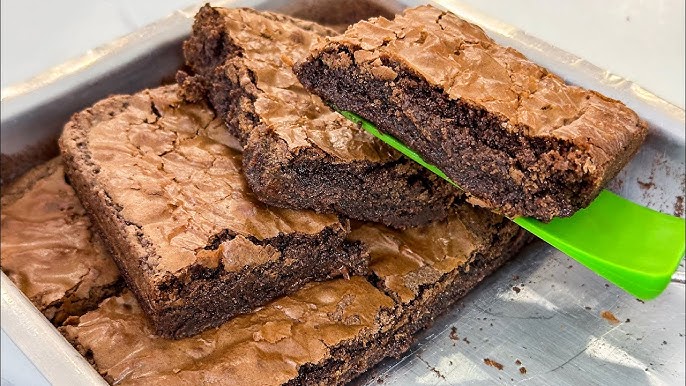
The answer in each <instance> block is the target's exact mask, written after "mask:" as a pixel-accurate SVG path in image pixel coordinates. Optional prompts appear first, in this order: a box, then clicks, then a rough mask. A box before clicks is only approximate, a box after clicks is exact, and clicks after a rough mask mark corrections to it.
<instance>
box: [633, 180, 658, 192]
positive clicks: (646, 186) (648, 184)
mask: <svg viewBox="0 0 686 386" xmlns="http://www.w3.org/2000/svg"><path fill="white" fill-rule="evenodd" d="M636 182H638V186H639V187H640V188H641V189H643V190H648V189H651V188H653V187H655V184H654V183H653V181H648V182H644V181H641V180H639V179H636Z"/></svg>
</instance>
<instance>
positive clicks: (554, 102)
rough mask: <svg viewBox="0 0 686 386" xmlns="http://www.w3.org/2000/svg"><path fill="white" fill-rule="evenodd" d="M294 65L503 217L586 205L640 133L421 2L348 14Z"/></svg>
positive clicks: (614, 108) (331, 97)
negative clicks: (363, 16) (353, 18)
mask: <svg viewBox="0 0 686 386" xmlns="http://www.w3.org/2000/svg"><path fill="white" fill-rule="evenodd" d="M294 71H295V72H296V73H297V75H298V78H299V79H300V81H301V82H302V84H303V85H305V87H306V88H308V89H309V90H310V91H312V92H314V93H316V94H318V95H320V96H321V97H322V98H323V99H325V100H326V101H328V102H329V103H332V104H333V105H335V106H337V107H338V108H340V109H343V110H349V111H352V112H354V113H356V114H358V115H360V116H362V117H364V118H366V119H367V120H369V121H371V122H373V123H374V124H376V125H377V127H378V128H379V129H380V130H382V131H384V132H387V133H389V134H391V135H393V136H395V137H397V138H398V139H400V140H401V141H402V142H404V143H405V144H406V145H408V146H409V147H410V148H413V149H414V150H416V151H417V152H418V153H420V154H421V155H422V156H423V157H424V158H425V159H426V160H427V161H429V162H430V163H433V164H435V165H437V166H438V167H439V168H440V169H442V170H443V172H445V173H446V174H447V175H448V177H450V178H451V179H452V180H453V181H454V182H455V183H457V184H458V185H459V186H460V187H462V188H463V189H464V190H465V191H466V192H467V193H468V194H469V195H470V196H471V200H472V202H474V203H477V204H479V205H482V206H484V207H486V208H490V209H494V210H497V211H500V212H501V213H504V214H506V215H507V216H519V215H523V216H533V217H536V218H539V219H541V220H550V219H551V218H552V217H554V216H569V215H571V214H572V213H574V212H575V211H576V210H578V209H580V208H582V207H584V206H586V205H588V204H589V203H590V202H591V201H592V200H593V199H594V198H595V197H596V196H597V194H598V193H599V192H600V190H601V189H602V187H603V186H604V185H605V183H606V182H607V181H608V180H609V179H611V178H612V177H613V176H615V175H616V174H617V172H618V171H619V169H620V168H621V167H622V166H623V165H624V164H625V163H626V162H628V160H629V159H630V158H631V156H632V155H633V154H634V153H635V152H636V150H637V149H638V147H639V146H640V144H641V142H642V141H643V139H644V138H645V136H646V133H647V128H646V125H645V123H644V122H642V121H641V120H640V119H639V118H638V116H637V115H636V114H635V113H634V112H633V111H631V110H629V109H628V108H627V107H626V106H624V105H623V104H622V103H620V102H618V101H615V100H612V99H609V98H607V97H604V96H602V95H600V94H598V93H596V92H593V91H588V90H585V89H582V88H579V87H574V86H570V85H567V84H565V83H564V81H563V80H562V79H560V78H559V77H557V76H555V75H553V74H550V73H549V72H548V71H546V70H545V69H543V68H541V67H539V66H538V65H536V64H534V63H532V62H530V61H529V60H527V59H526V58H525V57H524V56H523V55H522V54H520V53H519V52H517V51H515V50H513V49H511V48H507V47H503V46H499V45H497V44H496V43H495V42H494V41H493V40H491V39H490V38H489V37H487V36H486V35H485V34H484V32H483V31H482V30H481V29H480V28H479V27H477V26H475V25H472V24H470V23H468V22H465V21H464V20H462V19H460V18H458V17H457V16H455V15H453V14H451V13H448V12H443V11H440V10H438V9H436V8H433V7H431V6H421V7H418V8H414V9H410V10H407V11H405V12H404V13H403V14H402V15H399V16H397V17H396V18H395V19H394V20H392V21H389V20H387V19H385V18H376V19H370V20H369V21H362V22H359V23H357V24H355V25H354V26H352V27H350V28H349V29H348V30H347V31H346V32H345V33H344V34H343V35H340V36H338V37H332V38H329V39H328V40H327V41H326V42H324V43H321V44H320V45H319V46H317V47H316V48H315V49H314V50H313V53H312V56H310V57H309V58H307V59H306V60H304V61H303V62H301V63H298V64H296V65H295V67H294Z"/></svg>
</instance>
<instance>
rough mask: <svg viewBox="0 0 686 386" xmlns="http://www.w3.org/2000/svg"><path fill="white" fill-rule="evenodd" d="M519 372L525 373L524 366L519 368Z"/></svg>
mask: <svg viewBox="0 0 686 386" xmlns="http://www.w3.org/2000/svg"><path fill="white" fill-rule="evenodd" d="M519 373H520V374H526V367H524V366H522V367H520V368H519Z"/></svg>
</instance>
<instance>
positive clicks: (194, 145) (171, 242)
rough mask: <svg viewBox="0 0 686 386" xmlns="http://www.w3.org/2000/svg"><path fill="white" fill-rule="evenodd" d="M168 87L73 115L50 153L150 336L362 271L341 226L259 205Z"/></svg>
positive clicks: (202, 108) (187, 329)
mask: <svg viewBox="0 0 686 386" xmlns="http://www.w3.org/2000/svg"><path fill="white" fill-rule="evenodd" d="M177 92H178V87H177V86H175V85H174V86H167V87H161V88H158V89H154V90H145V91H142V92H140V93H137V94H135V95H131V96H114V97H110V98H108V99H105V100H103V101H101V102H99V103H97V104H95V105H94V106H93V107H91V108H89V109H86V110H85V111H83V112H81V113H78V114H75V115H74V116H73V117H72V119H71V121H70V122H69V123H67V125H66V126H65V129H64V132H63V134H62V137H61V138H60V147H61V150H62V153H63V159H64V163H65V166H66V170H67V174H68V175H69V177H70V179H71V181H72V183H73V186H74V188H75V190H76V192H77V194H78V195H79V197H80V198H81V201H82V202H83V204H84V206H85V207H86V208H87V209H88V211H89V213H90V214H91V216H92V217H93V218H94V220H95V223H96V224H97V225H98V226H99V227H100V229H101V231H102V234H103V235H104V237H105V240H106V242H107V243H108V245H109V247H110V248H111V250H112V251H113V255H114V258H115V260H116V261H117V263H118V265H119V267H120V269H121V271H122V274H123V275H124V277H125V279H126V281H127V284H128V286H129V288H131V289H132V290H133V291H134V292H135V294H136V295H137V297H138V299H139V300H140V302H141V306H142V308H143V309H144V310H145V312H146V314H148V316H149V317H150V318H151V320H152V323H153V325H154V326H155V328H156V330H157V332H158V333H159V334H161V335H164V336H167V337H174V338H180V337H184V336H188V335H191V334H194V333H197V332H199V331H202V330H204V329H206V328H209V327H213V326H217V325H219V324H221V323H222V322H224V321H226V320H228V319H229V318H231V317H232V316H235V315H236V314H238V313H244V312H248V311H250V310H252V309H254V308H255V307H257V306H260V305H263V304H265V303H267V302H268V301H270V300H272V299H274V298H275V297H278V296H280V295H283V294H286V293H289V292H292V291H294V290H295V289H297V288H299V287H301V286H302V285H303V284H304V283H306V282H307V281H310V280H313V279H324V278H330V277H333V276H338V275H341V274H343V275H348V274H360V273H364V272H365V271H366V267H367V261H368V259H367V256H366V255H365V254H364V253H362V249H361V247H360V245H359V243H354V242H348V241H345V240H344V238H345V235H346V234H347V233H348V228H349V224H347V223H341V222H340V221H339V220H338V218H337V217H336V216H334V215H323V214H317V213H314V212H311V211H309V212H307V211H302V212H295V211H292V210H287V209H278V208H268V207H266V206H264V205H262V204H260V203H259V202H258V201H257V200H256V199H255V198H254V196H253V195H252V193H251V192H250V190H249V188H248V186H247V183H246V182H245V179H244V178H243V175H242V172H241V168H240V164H241V157H240V153H239V152H237V151H235V150H232V149H231V148H230V147H228V146H226V144H230V142H228V141H229V140H230V136H228V134H227V133H226V131H225V130H224V128H223V126H224V125H223V123H222V122H221V121H220V120H217V119H214V116H213V113H212V112H211V111H210V110H209V109H208V108H207V106H206V105H204V104H202V103H196V104H191V103H186V102H185V101H183V100H182V99H180V98H179V97H178V96H177Z"/></svg>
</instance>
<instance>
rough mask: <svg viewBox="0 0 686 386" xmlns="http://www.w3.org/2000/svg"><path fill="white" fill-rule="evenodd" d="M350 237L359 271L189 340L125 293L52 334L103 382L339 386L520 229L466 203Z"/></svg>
mask: <svg viewBox="0 0 686 386" xmlns="http://www.w3.org/2000/svg"><path fill="white" fill-rule="evenodd" d="M350 237H351V238H353V239H357V240H363V241H364V242H365V243H366V244H367V245H368V247H369V248H370V255H371V258H372V262H371V266H370V267H371V269H372V273H371V274H370V275H369V276H368V277H367V278H363V277H353V278H351V279H350V280H344V279H336V280H333V281H327V282H317V283H309V284H307V285H306V286H305V287H303V288H301V289H300V290H299V291H297V292H295V293H293V294H291V295H287V296H284V297H281V298H279V299H277V300H275V301H273V302H272V303H270V304H268V305H266V306H264V307H263V308H260V309H259V310H257V311H255V312H253V313H250V314H245V315H240V316H238V317H236V318H234V319H232V320H231V321H229V322H227V323H225V324H223V325H221V326H220V327H218V328H217V329H213V330H209V331H205V332H203V333H202V334H200V335H198V336H195V337H190V338H186V339H182V340H178V341H170V340H167V339H164V338H162V337H159V336H156V335H154V331H153V329H152V328H151V326H150V325H149V324H148V323H147V320H146V319H145V318H144V316H143V312H142V310H141V309H140V307H139V306H138V305H137V303H136V301H135V299H134V298H133V297H132V296H131V295H130V294H126V293H125V294H123V295H122V296H121V297H113V298H110V299H108V300H106V301H105V302H103V304H102V306H101V307H100V308H99V309H98V310H96V311H93V312H90V313H88V314H86V315H84V316H83V317H81V318H80V320H79V321H78V322H76V321H75V323H74V325H70V326H65V327H64V328H62V329H61V331H62V333H63V334H64V335H65V337H67V339H68V340H69V341H71V342H72V344H74V346H75V347H76V348H77V349H78V350H79V351H80V352H81V353H83V355H84V356H85V357H86V358H88V360H89V361H90V362H91V363H92V364H93V366H94V367H95V368H96V369H97V370H98V371H99V372H100V374H102V375H103V377H105V379H106V380H107V381H108V382H110V383H116V384H132V383H140V384H158V383H164V384H211V383H214V382H217V383H223V384H237V385H242V384H260V385H282V384H289V385H314V384H325V385H337V384H343V383H345V382H348V381H350V380H351V379H353V378H355V377H356V376H357V375H359V374H361V373H362V372H364V371H366V370H367V369H369V368H371V367H372V366H373V365H375V364H376V363H378V362H380V361H381V360H382V359H383V358H385V357H389V356H396V357H397V356H400V355H401V354H402V353H404V352H405V351H406V350H407V349H408V348H409V345H410V344H411V342H412V341H413V339H414V334H415V333H416V332H417V331H419V330H420V329H421V328H424V327H425V326H427V325H428V324H430V323H431V321H432V320H433V318H435V317H436V316H437V315H439V314H440V313H442V312H443V311H445V310H446V309H447V308H448V307H449V306H450V305H451V304H452V303H454V302H455V301H456V300H457V299H459V298H460V297H461V296H463V295H464V294H465V293H466V292H467V291H469V290H470V289H472V288H473V287H474V286H476V284H477V283H478V282H480V281H481V280H482V279H483V278H484V276H486V275H487V274H489V273H491V272H492V271H493V270H495V269H496V268H497V267H499V266H500V265H502V264H503V263H504V262H505V261H506V260H507V259H508V258H509V257H511V256H512V255H513V254H515V253H516V252H517V251H518V250H519V248H520V247H521V246H522V245H523V243H525V242H526V241H527V240H528V238H529V235H528V233H526V232H525V231H523V230H521V229H520V228H518V227H517V226H516V225H514V224H513V223H511V222H509V221H507V220H506V219H504V218H502V217H499V216H497V215H494V214H492V213H489V212H486V211H485V210H483V209H476V208H474V207H471V206H469V205H464V206H461V207H460V208H459V210H458V211H457V212H456V213H455V214H454V215H451V217H450V218H449V219H447V220H445V221H443V222H439V223H434V224H431V225H428V226H425V227H421V228H415V229H411V230H407V231H394V230H391V229H389V228H386V227H384V226H382V225H378V224H365V223H360V224H355V225H354V230H353V232H352V233H351V235H350ZM438 238H440V239H438ZM439 240H440V241H439Z"/></svg>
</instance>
